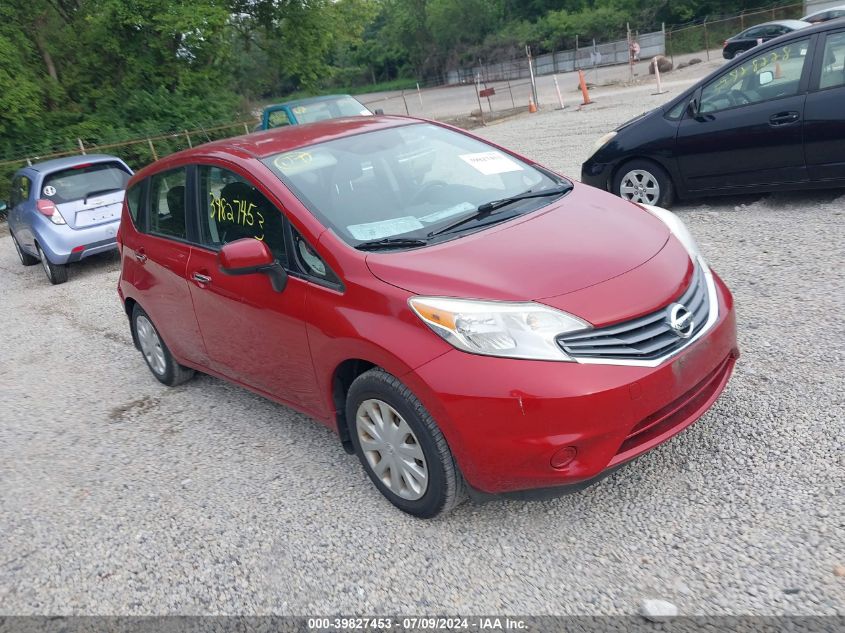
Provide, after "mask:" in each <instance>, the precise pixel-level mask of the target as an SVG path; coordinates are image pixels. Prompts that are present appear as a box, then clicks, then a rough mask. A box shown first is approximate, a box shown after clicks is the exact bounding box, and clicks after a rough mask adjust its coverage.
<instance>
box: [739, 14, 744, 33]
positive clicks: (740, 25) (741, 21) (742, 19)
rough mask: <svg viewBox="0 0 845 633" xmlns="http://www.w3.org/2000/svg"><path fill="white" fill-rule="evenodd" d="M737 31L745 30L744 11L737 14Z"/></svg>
mask: <svg viewBox="0 0 845 633" xmlns="http://www.w3.org/2000/svg"><path fill="white" fill-rule="evenodd" d="M739 30H740V31H744V30H745V9H743V10H742V11H740V13H739Z"/></svg>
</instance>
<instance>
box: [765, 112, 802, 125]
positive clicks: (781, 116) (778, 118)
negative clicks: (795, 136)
mask: <svg viewBox="0 0 845 633" xmlns="http://www.w3.org/2000/svg"><path fill="white" fill-rule="evenodd" d="M799 118H801V115H799V114H798V113H797V112H778V113H777V114H773V115H772V116H771V117H770V118H769V125H788V124H789V123H795V122H796V121H797V120H798V119H799Z"/></svg>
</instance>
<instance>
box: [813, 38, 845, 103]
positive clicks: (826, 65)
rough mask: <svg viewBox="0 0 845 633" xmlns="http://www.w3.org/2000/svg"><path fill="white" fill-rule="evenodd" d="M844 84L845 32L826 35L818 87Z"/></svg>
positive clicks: (822, 88)
mask: <svg viewBox="0 0 845 633" xmlns="http://www.w3.org/2000/svg"><path fill="white" fill-rule="evenodd" d="M838 86H845V33H833V34H831V35H828V36H827V41H826V42H825V45H824V54H823V55H822V74H821V77H820V78H819V88H820V89H821V90H824V89H825V88H836V87H838Z"/></svg>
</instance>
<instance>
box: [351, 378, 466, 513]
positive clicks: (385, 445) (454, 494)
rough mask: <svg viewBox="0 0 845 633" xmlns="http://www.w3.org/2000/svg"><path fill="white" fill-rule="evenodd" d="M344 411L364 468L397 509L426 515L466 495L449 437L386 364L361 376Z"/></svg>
mask: <svg viewBox="0 0 845 633" xmlns="http://www.w3.org/2000/svg"><path fill="white" fill-rule="evenodd" d="M346 416H347V417H346V419H347V420H348V421H349V425H350V427H351V428H350V431H351V433H350V435H351V436H352V444H353V445H354V446H355V452H356V454H357V455H358V459H359V460H360V461H361V464H362V465H363V466H364V470H365V471H366V472H367V474H368V475H369V477H370V479H371V480H372V482H373V484H375V486H376V488H378V489H379V491H380V492H381V493H382V494H383V495H384V496H385V497H387V499H388V500H389V501H390V502H391V503H392V504H393V505H395V506H396V507H397V508H399V509H400V510H403V511H404V512H407V513H408V514H412V515H414V516H417V517H420V518H423V519H428V518H431V517H434V516H437V515H438V514H441V513H444V512H448V511H450V510H451V509H452V508H454V507H455V506H457V505H459V504H460V503H461V502H462V501H463V500H464V498H465V497H466V485H465V484H464V480H463V477H462V476H461V473H460V471H459V470H458V465H457V464H456V463H455V459H454V457H453V456H452V452H451V451H450V450H449V446H448V444H447V443H446V438H444V437H443V434H442V433H441V432H440V429H439V428H438V427H437V424H436V423H435V421H434V419H433V418H432V417H431V415H430V414H429V413H428V411H427V410H426V409H425V407H423V405H422V403H421V402H420V401H419V400H418V399H417V398H416V396H414V394H413V393H411V390H410V389H408V388H407V387H406V386H405V385H403V384H402V383H401V382H400V381H399V380H398V379H397V378H396V377H394V376H392V375H390V374H388V373H387V372H386V371H384V370H383V369H371V370H370V371H368V372H365V373H363V374H361V375H360V376H358V378H356V379H355V381H354V382H353V383H352V386H351V387H350V388H349V394H348V397H347V400H346Z"/></svg>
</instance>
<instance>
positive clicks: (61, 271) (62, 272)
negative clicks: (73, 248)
mask: <svg viewBox="0 0 845 633" xmlns="http://www.w3.org/2000/svg"><path fill="white" fill-rule="evenodd" d="M35 248H36V250H37V251H38V257H40V258H41V265H42V266H43V267H44V274H46V275H47V279H49V280H50V283H51V284H53V285H54V286H56V285H58V284H63V283H65V282H66V281H67V265H66V264H54V263H53V262H51V261H50V260H49V259H48V258H47V255H46V254H45V253H44V251H42V250H41V247H40V246H39V245H38V243H37V242H36V244H35Z"/></svg>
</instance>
